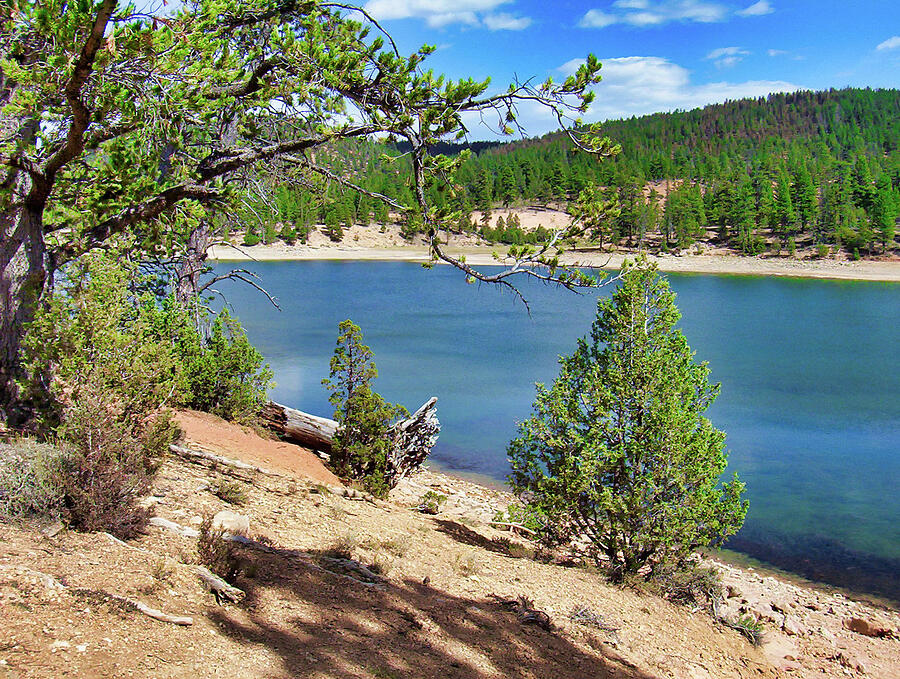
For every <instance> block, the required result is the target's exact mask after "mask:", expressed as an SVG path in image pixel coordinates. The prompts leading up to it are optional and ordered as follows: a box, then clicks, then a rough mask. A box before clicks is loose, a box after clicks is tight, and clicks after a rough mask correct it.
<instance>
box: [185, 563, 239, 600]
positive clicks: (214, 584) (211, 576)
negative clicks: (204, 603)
mask: <svg viewBox="0 0 900 679" xmlns="http://www.w3.org/2000/svg"><path fill="white" fill-rule="evenodd" d="M194 570H195V571H196V573H197V576H198V577H199V578H200V579H201V580H203V582H204V584H206V586H207V587H209V591H210V592H212V593H213V596H215V597H216V602H217V603H221V602H222V599H225V600H226V601H231V602H233V603H237V602H238V601H240V600H241V599H243V598H244V590H242V589H238V588H237V587H235V586H234V585H229V584H228V583H227V582H225V581H224V580H223V579H222V578H220V577H219V576H218V575H216V574H215V573H213V572H212V571H211V570H209V569H208V568H206V567H205V566H197V567H196V568H195V569H194Z"/></svg>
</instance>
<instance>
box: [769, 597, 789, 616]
mask: <svg viewBox="0 0 900 679" xmlns="http://www.w3.org/2000/svg"><path fill="white" fill-rule="evenodd" d="M769 605H770V606H771V607H772V610H773V611H779V612H780V613H790V611H791V608H792V607H793V603H792V602H791V601H789V600H787V599H775V600H773V601H772V602H771V603H770V604H769Z"/></svg>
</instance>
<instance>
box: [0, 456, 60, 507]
mask: <svg viewBox="0 0 900 679" xmlns="http://www.w3.org/2000/svg"><path fill="white" fill-rule="evenodd" d="M63 455H64V452H63V451H62V450H61V449H59V448H57V447H56V446H51V445H49V444H47V443H40V442H38V441H35V440H32V439H22V440H19V441H15V442H13V443H0V516H3V517H7V518H26V517H35V518H47V519H55V518H59V516H60V513H61V512H62V508H63V500H64V497H63V489H62V487H61V485H60V483H59V475H58V474H57V473H56V472H57V470H58V468H59V465H60V459H61V458H62V457H63Z"/></svg>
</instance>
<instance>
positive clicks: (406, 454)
mask: <svg viewBox="0 0 900 679" xmlns="http://www.w3.org/2000/svg"><path fill="white" fill-rule="evenodd" d="M262 419H263V422H264V424H265V425H266V426H267V427H269V428H270V429H271V430H272V431H274V432H275V433H277V434H278V435H279V436H280V437H281V438H283V439H285V440H288V441H292V442H294V443H298V444H300V445H302V446H305V447H307V448H312V449H313V450H316V451H319V452H323V453H330V452H331V446H332V441H333V439H334V435H335V434H336V433H337V430H338V423H337V422H335V421H334V420H329V419H328V418H325V417H319V416H317V415H310V414H309V413H304V412H302V411H300V410H295V409H294V408H289V407H287V406H284V405H281V404H280V403H275V402H274V401H269V403H268V404H267V405H266V407H265V408H264V409H263V412H262ZM440 431H441V423H440V422H439V421H438V418H437V398H436V397H434V396H432V397H431V398H430V399H428V400H427V401H426V402H425V403H423V404H422V405H421V406H420V407H419V409H418V410H416V412H414V413H413V414H412V415H411V416H410V417H408V418H406V419H404V420H400V421H399V422H397V423H395V424H394V425H392V427H391V436H392V437H393V439H394V445H393V446H392V447H391V453H390V456H389V458H388V473H387V476H388V478H387V481H388V484H389V485H390V486H391V487H392V488H393V487H394V486H396V485H397V483H398V482H399V481H400V479H402V478H404V477H406V476H409V474H411V473H412V472H414V471H415V470H416V469H418V468H419V467H421V466H422V463H423V462H425V459H426V458H427V457H428V455H429V453H431V449H432V448H433V447H434V444H435V443H436V442H437V439H438V435H439V434H440Z"/></svg>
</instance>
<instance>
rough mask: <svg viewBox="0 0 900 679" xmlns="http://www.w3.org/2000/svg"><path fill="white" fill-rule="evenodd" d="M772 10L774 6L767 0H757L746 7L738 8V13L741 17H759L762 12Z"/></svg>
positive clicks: (768, 12)
mask: <svg viewBox="0 0 900 679" xmlns="http://www.w3.org/2000/svg"><path fill="white" fill-rule="evenodd" d="M774 11H775V8H774V7H772V5H771V3H770V2H769V1H768V0H759V2H755V3H753V4H752V5H750V6H749V7H747V8H746V9H742V10H740V11H739V12H738V14H739V15H740V16H742V17H759V16H763V15H764V14H771V13H772V12H774Z"/></svg>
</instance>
